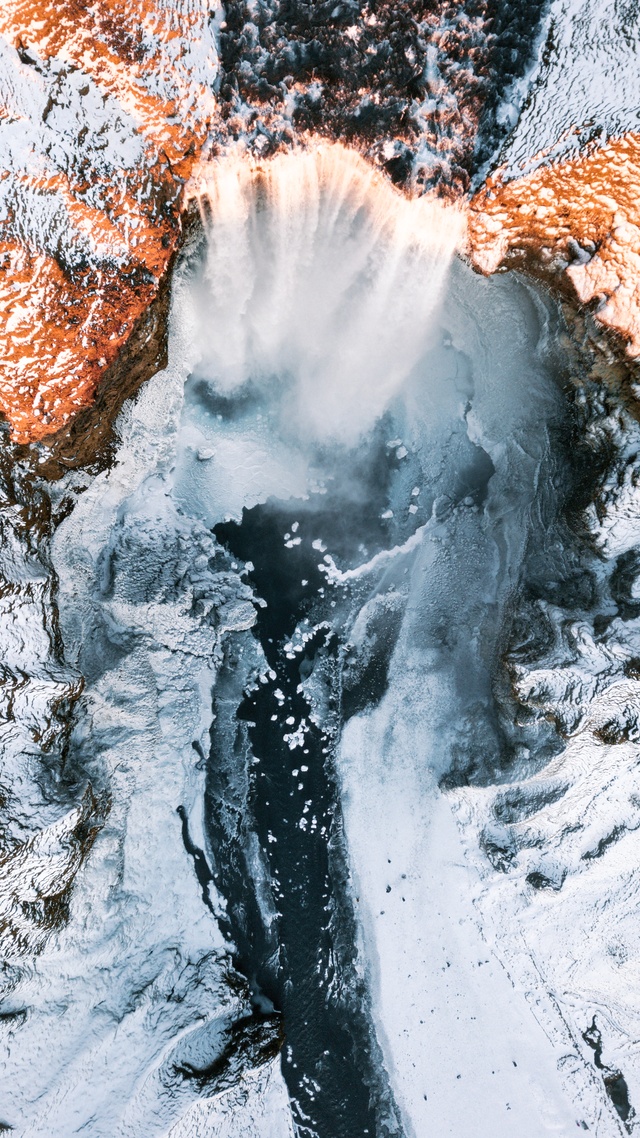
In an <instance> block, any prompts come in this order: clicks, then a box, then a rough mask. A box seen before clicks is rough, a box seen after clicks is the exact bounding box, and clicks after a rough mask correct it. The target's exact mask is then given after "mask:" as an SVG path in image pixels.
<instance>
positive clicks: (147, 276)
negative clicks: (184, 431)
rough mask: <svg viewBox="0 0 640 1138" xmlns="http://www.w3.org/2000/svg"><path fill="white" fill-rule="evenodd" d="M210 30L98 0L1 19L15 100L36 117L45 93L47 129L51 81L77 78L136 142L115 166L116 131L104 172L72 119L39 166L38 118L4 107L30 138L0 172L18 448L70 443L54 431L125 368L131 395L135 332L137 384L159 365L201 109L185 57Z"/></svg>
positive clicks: (0, 378) (30, 9) (1, 377)
mask: <svg viewBox="0 0 640 1138" xmlns="http://www.w3.org/2000/svg"><path fill="white" fill-rule="evenodd" d="M208 20H209V6H208V4H205V3H203V2H202V0H198V2H196V3H192V2H190V0H182V2H181V0H178V2H177V3H176V4H174V5H172V7H171V9H168V8H165V7H164V6H163V5H161V4H160V3H156V2H155V0H104V2H103V3H102V4H101V5H100V6H99V9H96V8H95V7H87V6H86V5H85V4H83V3H80V2H79V0H61V2H59V3H54V2H53V0H38V2H37V3H36V2H29V0H22V2H20V0H18V2H17V3H15V4H13V5H11V6H10V7H9V6H7V7H5V10H4V11H3V12H2V13H0V34H2V35H3V36H4V37H6V39H7V40H8V41H9V43H10V44H12V45H13V46H14V48H15V50H16V53H17V57H18V60H19V62H18V60H16V63H15V66H16V74H17V75H18V77H19V80H20V84H21V90H26V91H27V92H28V93H29V96H30V97H31V89H32V94H33V105H34V108H35V109H36V110H37V109H38V97H39V92H40V91H41V89H42V87H43V85H44V88H45V91H48V92H49V97H48V101H47V104H46V106H45V108H44V111H43V112H42V120H43V122H44V123H45V124H46V121H47V118H48V116H49V115H50V114H51V113H52V110H55V109H56V106H57V105H58V104H57V99H58V98H60V102H61V105H62V110H63V112H64V110H65V106H64V99H65V98H66V96H64V97H62V96H59V85H60V83H61V82H62V80H63V79H64V80H67V79H68V77H69V76H70V75H71V76H74V77H75V80H74V81H75V82H76V86H78V81H80V82H81V83H85V81H86V85H85V86H84V87H82V86H80V88H79V92H80V95H79V97H80V96H82V97H84V95H85V94H89V92H90V91H91V92H93V93H94V94H95V95H96V97H97V98H99V99H102V100H106V99H107V98H108V99H110V100H111V103H110V106H112V108H113V114H114V115H115V114H118V115H121V116H122V121H123V123H125V124H126V126H127V129H128V130H129V135H130V136H132V137H133V138H134V140H136V143H137V146H138V152H137V157H136V160H135V161H133V162H132V161H131V158H130V156H129V158H128V159H127V160H125V158H124V156H123V157H122V159H121V158H120V156H119V154H118V141H117V137H116V136H115V135H114V138H112V139H111V140H110V141H109V138H107V139H106V142H109V145H110V147H111V150H110V151H109V153H108V160H107V159H104V161H102V159H101V160H100V161H102V169H101V168H100V162H99V161H98V160H97V159H96V155H99V154H100V153H101V151H100V147H101V146H102V142H100V143H99V146H98V147H97V149H96V150H95V153H94V155H93V159H92V158H91V156H88V155H87V154H86V153H85V144H84V139H83V138H82V137H81V134H82V130H81V131H80V133H79V134H78V135H77V136H75V137H73V135H74V131H75V130H76V129H77V125H78V124H77V123H76V122H75V121H74V119H73V116H71V117H70V118H69V137H66V135H65V136H64V137H61V139H60V153H59V154H57V155H56V156H55V158H53V159H52V157H51V154H50V153H49V149H48V146H47V142H46V139H45V135H44V133H43V130H42V127H41V125H40V124H39V123H38V122H37V121H36V118H37V116H36V114H35V111H34V113H33V114H31V116H30V117H29V116H28V115H27V116H26V118H25V113H24V110H23V109H21V107H22V104H20V105H19V106H18V109H17V110H16V111H15V116H17V117H18V118H20V117H23V118H25V131H26V132H27V133H28V132H29V131H31V135H29V138H30V140H31V141H32V149H31V151H29V149H28V147H27V149H26V151H25V156H24V161H23V165H22V168H19V167H20V163H19V162H16V168H15V169H12V170H7V171H4V172H1V173H0V179H2V180H3V181H5V183H6V182H7V180H8V182H9V184H8V186H7V185H6V184H5V186H4V191H6V195H5V200H7V201H8V203H9V207H8V211H7V216H6V217H5V219H4V221H3V222H2V224H0V312H1V313H2V319H1V320H0V354H1V358H2V369H1V372H0V410H1V411H2V412H3V414H4V416H5V417H6V419H7V420H8V421H9V424H10V426H11V429H12V437H13V440H14V441H15V442H17V443H29V442H33V441H37V440H39V439H43V438H48V437H50V436H56V438H60V437H61V435H62V434H64V432H65V431H67V433H68V437H69V439H71V438H72V437H73V440H74V441H75V440H79V439H80V434H79V433H78V432H74V433H73V435H71V434H69V432H68V427H67V425H68V424H69V422H70V420H71V419H72V418H74V417H75V416H78V415H79V413H81V412H82V410H83V409H84V408H86V407H88V406H89V405H90V404H91V403H92V401H93V400H94V398H95V396H96V392H100V393H101V395H100V397H101V398H102V397H103V396H104V392H105V391H106V389H107V387H108V384H109V380H110V379H111V381H114V380H116V381H117V382H118V383H120V381H121V380H122V379H123V377H124V374H125V371H126V372H127V386H128V391H129V393H131V390H132V383H133V386H134V387H135V380H132V378H131V376H130V374H129V372H130V371H131V364H132V360H133V356H132V349H131V347H129V348H128V350H127V345H131V344H132V343H133V342H134V341H135V343H136V345H137V347H138V348H140V344H141V339H144V337H145V335H146V336H147V362H146V365H145V364H144V363H141V364H139V365H137V370H138V373H139V374H138V377H137V378H138V382H142V380H143V379H144V378H145V377H146V374H145V368H146V372H149V368H150V367H152V366H154V365H152V360H155V361H156V363H157V361H158V360H159V359H161V358H162V348H161V344H160V341H161V340H162V333H161V332H160V329H159V323H160V322H161V319H160V314H161V312H162V311H163V308H166V298H161V299H159V301H158V304H157V305H156V306H155V308H152V307H151V306H152V305H153V303H154V301H155V299H156V298H158V294H159V289H160V283H161V281H162V280H163V279H164V278H165V276H166V271H167V268H168V266H169V263H170V261H171V258H172V256H173V254H174V252H175V249H176V246H177V243H178V240H179V235H180V228H181V217H180V208H181V194H182V188H183V185H184V183H185V181H186V180H187V179H188V177H189V175H190V172H191V168H192V165H193V163H194V161H196V159H197V158H198V155H199V153H200V151H201V148H202V146H203V144H204V142H205V139H206V137H207V134H208V128H209V121H210V117H211V113H212V110H213V95H212V93H211V89H210V86H209V85H208V84H207V83H205V82H204V80H203V79H198V78H197V76H196V78H193V76H192V75H191V72H190V68H189V67H188V66H187V65H186V64H185V65H184V66H183V65H182V58H183V57H184V56H186V55H188V53H189V51H190V50H192V51H194V52H198V51H200V52H202V51H203V50H204V49H203V48H202V41H203V38H204V37H205V33H206V29H207V24H208ZM143 33H144V34H143ZM205 54H206V53H205ZM210 62H211V66H212V67H213V63H214V62H215V57H214V58H213V60H212V61H210ZM205 70H206V68H205ZM61 76H62V79H61ZM78 77H79V79H78ZM74 90H75V88H74ZM16 99H17V105H18V103H19V99H18V97H17V96H16ZM64 121H65V124H66V122H67V120H64ZM83 129H86V128H83ZM65 130H66V125H65ZM107 133H108V132H107ZM105 137H106V136H105ZM114 139H115V141H114ZM33 140H35V141H33ZM37 147H39V148H40V149H37ZM105 147H106V143H105ZM107 149H108V147H107ZM94 159H95V160H94ZM38 209H40V210H42V211H43V213H44V214H45V215H46V219H49V220H50V218H51V217H52V216H53V215H54V214H56V212H57V215H60V216H63V217H64V219H65V226H66V229H65V232H64V237H63V242H64V244H63V245H61V244H60V242H58V244H55V242H54V241H53V238H52V234H51V228H52V226H51V225H50V224H43V225H42V226H41V227H40V230H38V228H37V227H36V226H33V227H31V228H30V214H31V213H33V212H34V211H36V210H38ZM52 244H53V245H54V247H52ZM74 246H75V248H74ZM150 309H151V311H150ZM145 330H146V331H145ZM133 370H134V371H135V370H136V368H135V367H134V369H133ZM149 373H150V372H149Z"/></svg>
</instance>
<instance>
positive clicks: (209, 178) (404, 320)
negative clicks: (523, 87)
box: [193, 145, 463, 445]
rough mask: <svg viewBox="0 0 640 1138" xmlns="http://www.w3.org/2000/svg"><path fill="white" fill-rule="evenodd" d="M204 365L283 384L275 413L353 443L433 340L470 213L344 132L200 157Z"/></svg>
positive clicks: (213, 372) (232, 386)
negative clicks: (368, 157) (415, 186)
mask: <svg viewBox="0 0 640 1138" xmlns="http://www.w3.org/2000/svg"><path fill="white" fill-rule="evenodd" d="M193 193H194V196H195V197H196V198H197V200H198V202H199V205H200V209H201V212H202V216H203V219H204V220H205V224H206V230H207V242H208V243H207V253H206V265H205V268H204V271H203V275H202V280H201V287H200V290H199V291H198V293H197V294H196V295H197V304H198V307H199V313H200V319H199V325H200V328H201V329H202V339H201V343H200V350H201V362H200V370H201V371H202V373H203V374H204V375H206V376H207V377H209V378H210V379H211V381H212V382H213V383H214V386H215V388H216V389H217V391H218V392H220V393H223V394H227V395H230V394H231V393H233V392H237V391H238V390H239V389H240V388H242V387H243V386H245V385H250V386H251V387H253V388H254V389H255V388H256V387H257V388H263V389H264V388H265V387H267V389H268V392H269V397H270V399H273V397H274V395H275V394H276V391H277V390H278V389H280V390H281V391H282V395H283V402H282V408H281V422H286V423H287V424H288V425H289V426H293V428H294V430H295V433H296V434H297V435H298V436H299V437H302V438H305V437H306V438H307V439H309V441H318V442H328V441H336V442H339V443H343V444H347V445H349V444H353V443H354V442H355V441H356V440H357V439H358V437H360V436H361V435H362V434H363V433H364V432H366V431H367V430H368V429H369V428H370V427H371V426H372V424H373V423H374V422H375V420H376V419H377V418H378V417H379V416H380V415H381V414H382V413H383V411H384V410H385V408H386V406H387V405H388V403H389V400H390V399H391V398H392V397H393V395H394V394H395V393H396V392H397V391H398V389H399V387H400V386H401V384H402V383H403V381H404V380H405V379H406V378H407V376H408V375H410V374H411V371H412V369H413V368H414V366H415V365H416V363H417V362H418V360H419V359H420V356H421V355H422V353H423V352H424V350H425V345H426V343H427V342H428V337H429V331H430V327H431V322H432V318H433V315H434V313H435V311H436V309H437V306H438V304H439V301H440V300H441V297H442V291H443V286H444V283H445V280H446V277H447V273H448V270H449V267H450V264H451V260H452V257H453V255H454V252H455V250H456V247H457V246H458V244H459V242H460V238H461V235H462V231H463V215H462V213H461V212H460V211H459V210H458V209H456V208H455V207H452V206H446V205H443V204H442V203H441V202H439V201H437V200H435V199H430V198H424V197H423V198H419V199H415V200H409V199H407V198H405V197H403V196H402V195H400V194H399V193H397V192H396V191H395V190H394V189H392V187H391V186H390V185H389V184H388V183H387V182H385V181H383V180H382V178H381V177H380V176H379V175H377V174H376V172H375V171H374V170H373V169H371V168H370V167H369V166H368V165H367V164H366V163H365V162H364V161H363V160H362V159H361V158H360V157H359V156H358V155H356V154H354V153H353V152H352V151H349V150H346V149H345V148H344V147H342V146H339V145H332V146H320V147H318V148H317V149H314V150H310V151H296V152H294V153H290V154H286V155H280V156H278V157H276V158H274V159H272V160H271V161H270V162H268V163H265V164H264V165H261V166H256V165H251V164H249V163H248V162H247V160H246V158H244V159H243V160H238V161H231V162H229V161H228V160H227V161H225V162H224V163H211V164H210V165H208V166H207V167H203V168H202V169H201V171H200V173H199V175H198V178H197V180H196V182H195V187H194V190H193Z"/></svg>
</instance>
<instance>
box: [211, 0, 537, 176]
mask: <svg viewBox="0 0 640 1138" xmlns="http://www.w3.org/2000/svg"><path fill="white" fill-rule="evenodd" d="M542 10H543V5H542V4H541V3H539V2H538V0H534V3H533V4H530V5H527V7H526V9H525V8H524V7H522V8H519V7H518V6H517V5H513V4H504V3H501V0H472V2H471V3H466V4H464V5H463V4H455V3H447V0H430V2H429V3H426V4H425V3H422V2H420V0H409V2H408V3H403V4H397V3H390V2H389V0H382V2H379V3H375V2H364V3H362V2H361V3H338V4H335V3H334V2H333V0H330V2H323V3H319V4H318V3H309V2H308V0H260V2H259V3H258V5H253V4H248V3H246V2H245V0H230V2H229V3H227V4H226V5H225V13H226V19H225V22H224V23H223V24H222V26H221V35H220V50H221V64H222V67H223V70H224V76H223V78H222V81H221V85H220V110H221V118H222V123H221V128H220V137H221V138H223V139H224V138H226V137H227V136H230V137H232V138H233V137H235V138H237V137H240V136H243V137H244V138H245V139H246V140H247V142H248V144H249V146H250V147H251V148H252V149H253V150H254V151H255V152H257V153H258V154H268V153H269V152H270V151H272V150H273V149H274V148H276V147H277V146H278V145H279V144H281V143H282V142H285V143H290V142H291V141H293V140H294V139H295V138H296V137H304V135H305V133H307V132H313V133H315V134H320V135H323V136H325V137H329V138H331V139H332V140H335V139H339V140H343V141H345V142H347V143H348V144H350V145H352V146H356V147H357V148H358V149H360V150H361V151H363V152H364V153H365V154H366V155H367V156H368V157H369V158H371V159H373V160H374V161H376V162H377V163H379V164H380V165H382V166H383V167H384V168H385V170H386V171H387V173H388V174H389V175H390V177H391V178H392V179H393V181H394V182H396V183H398V184H401V185H404V186H405V187H407V188H413V189H415V188H416V187H417V188H419V189H420V190H421V191H424V190H430V189H434V188H436V189H437V190H438V192H440V193H442V194H444V195H445V196H447V197H450V196H455V195H457V194H460V193H464V192H465V191H466V190H467V189H468V187H469V184H470V180H471V177H472V175H473V173H474V172H475V171H476V170H477V169H478V166H479V164H480V161H481V160H482V157H483V156H484V157H486V156H487V153H486V152H487V148H488V149H489V151H490V150H491V149H493V148H494V147H495V144H496V141H497V140H498V139H499V138H500V137H501V136H503V135H504V133H505V131H506V129H507V123H506V122H505V121H502V122H501V124H498V123H497V121H496V110H497V106H498V103H499V102H500V99H501V97H502V95H503V94H504V92H505V90H507V89H508V88H509V86H510V85H511V84H512V83H513V82H514V80H516V79H517V78H519V77H520V76H521V75H522V72H523V70H524V67H525V65H526V63H527V61H528V58H529V56H530V54H531V50H532V41H533V40H534V39H535V35H536V28H537V24H538V20H539V18H540V14H541V12H542Z"/></svg>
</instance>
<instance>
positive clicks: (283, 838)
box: [207, 453, 401, 1138]
mask: <svg viewBox="0 0 640 1138" xmlns="http://www.w3.org/2000/svg"><path fill="white" fill-rule="evenodd" d="M391 467H392V462H391V460H390V459H388V457H387V455H385V454H384V453H383V454H382V455H381V454H380V453H374V454H373V455H370V457H369V458H367V459H366V460H363V463H362V464H361V465H360V467H359V468H358V469H357V470H356V471H355V472H353V475H352V478H350V480H349V486H350V493H353V490H354V486H358V485H362V484H364V485H366V493H367V502H366V506H365V507H364V508H362V509H360V510H354V502H353V499H351V500H347V499H345V496H344V494H343V493H341V492H339V491H336V492H334V493H329V494H327V495H326V496H323V497H319V498H318V500H317V501H313V502H311V503H307V504H305V503H300V502H299V501H293V502H290V503H284V504H283V503H268V504H267V505H265V506H257V507H255V508H254V509H251V510H245V512H244V514H243V518H242V522H241V524H240V525H237V524H235V523H226V524H223V525H219V526H217V527H216V530H215V533H216V536H217V538H218V540H219V541H220V542H221V543H222V544H223V545H225V546H226V547H227V549H228V550H229V552H230V553H232V554H233V555H234V556H235V557H237V558H239V559H241V560H242V561H244V562H251V563H252V564H253V567H254V568H253V570H252V571H251V573H250V579H251V581H252V583H253V585H254V587H255V590H256V593H257V594H258V596H259V597H261V598H262V599H263V600H264V601H265V602H266V605H265V606H264V607H262V608H259V609H258V621H257V625H256V627H255V629H254V634H255V636H256V637H257V639H258V640H259V642H260V644H261V646H262V649H263V651H264V654H265V656H266V659H267V662H268V665H269V668H270V669H271V672H270V678H268V680H267V682H266V683H258V684H255V685H254V686H253V687H252V689H251V690H248V691H244V692H243V691H242V690H240V683H239V677H241V676H243V663H242V654H243V652H246V651H247V645H246V644H245V645H244V647H243V646H241V645H239V644H238V642H237V641H236V643H235V647H232V648H231V649H230V653H231V654H230V655H229V657H228V658H227V661H226V665H225V668H224V669H223V673H222V675H221V676H220V679H219V682H218V684H217V685H216V706H215V708H214V711H215V713H216V720H215V723H214V727H213V729H212V758H211V763H210V772H209V779H208V790H207V815H208V825H209V832H210V833H209V836H210V843H211V847H212V848H213V849H215V850H217V851H218V859H217V865H216V870H217V884H218V887H219V888H220V889H221V891H222V893H223V895H224V896H225V897H226V898H227V901H228V918H229V931H230V933H231V935H232V937H233V940H234V943H235V944H236V945H237V948H238V956H237V959H236V963H237V965H238V967H239V968H240V969H241V970H242V971H243V972H244V973H245V975H246V976H247V977H248V978H249V980H250V982H251V984H252V987H253V990H254V993H255V1003H256V1014H258V1015H260V1014H268V1013H269V1011H270V1010H271V1006H273V1007H274V1008H275V1009H277V1010H278V1011H279V1012H281V1014H282V1020H283V1028H284V1037H285V1044H284V1051H283V1070H284V1075H285V1079H286V1082H287V1085H288V1088H289V1092H290V1095H291V1099H292V1102H293V1108H294V1117H295V1119H296V1124H297V1127H298V1132H299V1133H300V1134H304V1135H314V1136H317V1138H356V1136H359V1135H372V1136H373V1135H380V1136H381V1138H383V1136H386V1135H395V1134H400V1133H401V1128H400V1125H399V1122H398V1115H397V1111H396V1108H395V1105H394V1103H393V1100H392V1096H391V1092H390V1090H389V1087H388V1083H387V1079H386V1075H385V1073H384V1070H383V1067H382V1062H381V1055H380V1052H379V1048H378V1045H377V1042H376V1040H375V1036H374V1033H373V1029H372V1024H371V1019H370V1015H369V1009H368V1003H367V995H366V990H365V984H364V981H363V978H362V977H361V976H360V975H359V974H358V971H357V968H356V947H355V945H356V924H355V919H354V914H353V909H352V902H351V899H350V895H349V892H348V890H347V888H346V885H347V877H348V869H347V862H346V856H345V850H344V844H343V833H342V817H341V810H340V800H339V791H338V786H337V782H336V776H335V770H334V763H333V748H334V745H335V742H336V739H337V735H338V729H339V724H340V721H341V718H342V714H343V709H342V702H343V698H342V688H343V675H344V663H345V652H344V648H343V647H342V644H341V636H340V626H341V622H342V621H344V619H345V616H346V614H347V613H348V611H349V608H350V603H351V601H350V598H349V597H348V596H347V594H346V591H345V589H344V588H342V587H336V586H328V585H327V583H326V578H325V576H324V575H323V574H322V573H321V572H320V571H319V569H318V563H319V562H320V561H321V560H322V552H320V551H319V550H318V549H317V548H314V547H313V545H312V542H313V541H314V540H316V541H317V540H318V539H324V540H325V541H326V542H327V545H328V546H329V550H330V552H331V554H332V555H333V556H334V557H335V558H336V560H337V561H338V563H343V564H346V563H353V562H354V561H359V560H362V558H363V549H364V550H366V553H367V554H368V555H369V556H371V554H373V553H375V552H376V551H377V550H378V549H380V548H381V547H383V546H384V545H385V544H386V536H387V535H386V531H385V527H384V524H383V523H382V522H381V521H380V518H379V515H380V512H381V510H382V509H383V508H384V503H385V501H386V496H387V487H386V480H387V476H388V475H389V474H390V473H391V472H392V471H391ZM296 522H297V523H298V524H297V526H295V523H296ZM287 535H288V540H289V541H291V539H292V538H295V539H296V540H297V539H300V540H299V543H298V544H296V545H293V546H290V547H287V545H286V544H285V538H286V537H287ZM305 618H307V619H308V621H309V625H308V628H309V633H308V639H307V640H306V643H305V644H304V648H303V650H302V651H299V652H295V653H294V652H292V651H288V652H287V649H286V645H287V643H288V642H289V640H290V637H291V636H292V634H293V633H294V629H295V628H296V625H298V623H299V622H300V621H301V620H304V619H305ZM305 627H306V626H305ZM247 635H249V634H247ZM387 654H388V653H387ZM312 674H313V677H314V682H315V683H316V684H317V685H319V686H320V688H321V689H322V691H323V693H324V698H325V711H324V714H323V716H322V723H321V725H318V724H316V723H314V722H313V720H312V718H311V708H310V704H309V701H308V699H307V697H306V695H305V693H304V691H302V690H301V687H300V685H301V682H302V681H303V680H306V679H308V678H309V677H310V676H311V675H312ZM377 686H378V689H379V692H380V694H382V690H383V687H384V683H381V682H380V679H379V677H378V685H377ZM373 687H374V688H375V684H374V685H373ZM301 725H302V732H303V733H302V735H301V745H300V746H296V747H295V748H294V749H290V747H289V742H290V741H291V740H289V741H285V739H284V736H285V735H289V736H290V735H292V734H293V733H295V732H297V731H299V729H300V727H301ZM239 770H241V771H244V772H245V773H244V774H241V775H239V774H238V771H239ZM253 834H255V835H257V841H258V845H259V847H260V848H261V850H262V856H263V859H264V861H265V862H266V866H267V872H268V877H269V885H270V892H271V895H272V898H273V902H274V903H275V908H276V911H277V917H276V919H275V921H269V920H268V919H265V913H264V905H261V897H260V890H261V886H260V883H259V882H258V883H257V884H256V877H257V876H258V875H257V874H256V864H255V857H252V849H254V845H255V839H254V838H253V836H252V835H253ZM262 888H264V887H262Z"/></svg>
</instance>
